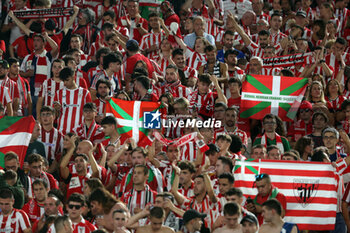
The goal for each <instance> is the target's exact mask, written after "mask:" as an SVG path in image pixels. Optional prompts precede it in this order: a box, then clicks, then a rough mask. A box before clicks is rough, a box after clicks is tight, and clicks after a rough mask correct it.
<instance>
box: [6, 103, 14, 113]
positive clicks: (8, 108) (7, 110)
mask: <svg viewBox="0 0 350 233" xmlns="http://www.w3.org/2000/svg"><path fill="white" fill-rule="evenodd" d="M6 114H7V115H8V116H13V109H12V102H10V103H7V104H6Z"/></svg>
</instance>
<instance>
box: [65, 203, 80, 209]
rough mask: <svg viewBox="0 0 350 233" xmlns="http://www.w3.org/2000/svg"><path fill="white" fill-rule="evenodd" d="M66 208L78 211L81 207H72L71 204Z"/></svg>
mask: <svg viewBox="0 0 350 233" xmlns="http://www.w3.org/2000/svg"><path fill="white" fill-rule="evenodd" d="M68 208H69V209H71V210H72V209H74V208H75V209H76V210H80V208H81V205H73V204H70V205H68Z"/></svg>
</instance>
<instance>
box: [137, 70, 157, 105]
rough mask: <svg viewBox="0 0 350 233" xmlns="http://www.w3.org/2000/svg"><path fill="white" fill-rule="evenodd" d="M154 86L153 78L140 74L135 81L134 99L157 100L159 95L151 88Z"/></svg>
mask: <svg viewBox="0 0 350 233" xmlns="http://www.w3.org/2000/svg"><path fill="white" fill-rule="evenodd" d="M151 88H152V86H151V80H150V79H149V78H148V77H146V76H143V75H142V76H139V77H137V78H136V80H135V82H134V91H135V92H136V94H135V96H134V100H139V101H152V102H157V101H158V99H159V98H158V96H157V95H156V94H154V93H153V92H150V91H149V90H150V89H151Z"/></svg>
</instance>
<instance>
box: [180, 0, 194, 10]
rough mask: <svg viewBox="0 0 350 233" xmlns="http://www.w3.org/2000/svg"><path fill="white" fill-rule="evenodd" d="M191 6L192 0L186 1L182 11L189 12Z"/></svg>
mask: <svg viewBox="0 0 350 233" xmlns="http://www.w3.org/2000/svg"><path fill="white" fill-rule="evenodd" d="M191 6H192V0H186V2H185V3H184V4H183V5H182V7H181V8H182V9H183V10H184V11H189V10H190V8H191Z"/></svg>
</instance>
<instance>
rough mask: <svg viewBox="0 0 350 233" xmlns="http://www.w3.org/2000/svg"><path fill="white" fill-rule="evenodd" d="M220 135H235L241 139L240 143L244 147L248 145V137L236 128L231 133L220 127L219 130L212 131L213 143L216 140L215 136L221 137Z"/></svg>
mask: <svg viewBox="0 0 350 233" xmlns="http://www.w3.org/2000/svg"><path fill="white" fill-rule="evenodd" d="M222 134H227V135H237V136H239V137H240V138H241V140H242V143H243V144H244V145H246V146H247V145H248V137H247V134H246V133H245V132H244V131H243V130H240V129H239V128H238V127H236V129H235V130H234V131H233V132H230V131H227V129H226V128H225V127H221V128H219V129H215V131H214V142H215V140H216V138H217V136H219V135H222Z"/></svg>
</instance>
